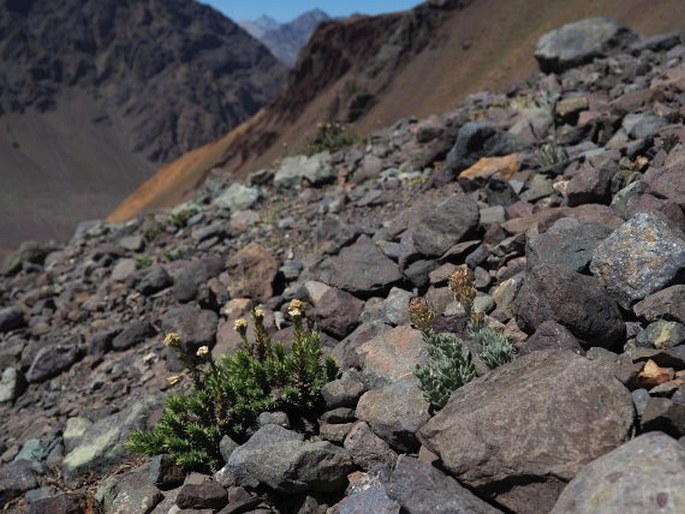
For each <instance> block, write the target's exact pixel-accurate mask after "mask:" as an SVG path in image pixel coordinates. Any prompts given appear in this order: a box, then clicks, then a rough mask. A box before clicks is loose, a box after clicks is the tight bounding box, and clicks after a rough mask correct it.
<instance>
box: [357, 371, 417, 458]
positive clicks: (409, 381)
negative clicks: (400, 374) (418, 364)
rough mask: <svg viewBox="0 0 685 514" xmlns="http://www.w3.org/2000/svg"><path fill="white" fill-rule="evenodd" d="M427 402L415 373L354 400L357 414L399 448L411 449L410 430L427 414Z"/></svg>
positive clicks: (414, 443)
mask: <svg viewBox="0 0 685 514" xmlns="http://www.w3.org/2000/svg"><path fill="white" fill-rule="evenodd" d="M428 408H429V404H428V402H427V401H426V400H425V398H424V396H423V391H421V389H420V388H419V384H418V381H417V380H416V378H415V377H413V376H412V377H408V378H405V379H402V380H397V381H395V382H393V383H392V384H388V385H386V386H384V387H382V388H380V389H373V390H371V391H368V392H366V393H364V395H363V396H362V397H361V398H360V399H359V403H358V404H357V418H358V419H360V420H362V421H366V422H367V423H368V424H369V425H370V426H371V428H372V429H373V431H374V432H375V433H376V434H377V435H378V436H379V437H380V438H381V439H383V440H384V441H385V442H386V443H388V444H389V445H390V446H391V447H392V448H394V449H395V450H397V451H399V452H405V453H406V452H414V451H416V450H418V447H419V444H418V441H417V440H416V436H415V435H414V433H415V432H416V431H417V430H418V429H419V428H420V427H421V426H422V425H423V424H424V423H426V421H428V419H429V418H430V415H429V414H428Z"/></svg>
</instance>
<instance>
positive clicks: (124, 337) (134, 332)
mask: <svg viewBox="0 0 685 514" xmlns="http://www.w3.org/2000/svg"><path fill="white" fill-rule="evenodd" d="M154 333H155V331H154V328H152V325H150V323H149V322H148V321H147V320H143V319H138V320H134V321H132V322H131V323H129V324H128V326H126V327H125V328H124V329H123V330H122V331H121V332H120V333H119V334H118V335H117V336H116V337H115V338H114V339H112V349H114V350H116V351H123V350H127V349H128V348H131V347H132V346H135V345H137V344H140V343H142V342H143V341H145V340H146V339H147V338H148V337H150V336H152V335H154Z"/></svg>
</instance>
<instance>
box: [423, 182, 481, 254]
mask: <svg viewBox="0 0 685 514" xmlns="http://www.w3.org/2000/svg"><path fill="white" fill-rule="evenodd" d="M479 220H480V213H479V210H478V204H477V203H476V202H475V200H473V199H472V198H470V197H469V196H466V195H456V196H450V197H449V198H446V199H444V200H442V201H441V202H440V203H438V204H437V205H436V206H435V207H434V208H433V209H431V210H430V211H429V212H427V213H426V214H425V215H424V216H423V217H422V218H421V219H420V220H419V221H418V223H416V224H415V225H414V226H413V228H412V230H413V235H414V246H415V247H416V249H417V250H418V251H419V252H420V253H422V254H423V255H425V256H427V257H439V256H441V255H442V254H443V253H445V252H446V251H447V250H449V248H450V247H451V246H453V245H455V244H456V243H458V242H459V241H461V240H462V239H463V238H464V236H466V235H467V234H468V233H469V232H471V231H472V230H474V229H475V228H476V227H478V223H479Z"/></svg>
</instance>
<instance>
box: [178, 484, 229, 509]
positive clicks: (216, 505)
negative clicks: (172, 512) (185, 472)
mask: <svg viewBox="0 0 685 514" xmlns="http://www.w3.org/2000/svg"><path fill="white" fill-rule="evenodd" d="M227 503H228V491H226V489H224V488H223V487H221V485H220V484H218V483H216V482H210V481H205V482H203V483H202V484H185V485H184V486H183V487H181V490H180V491H179V492H178V496H177V497H176V505H178V506H179V507H180V508H181V509H222V508H223V507H225V506H226V504H227Z"/></svg>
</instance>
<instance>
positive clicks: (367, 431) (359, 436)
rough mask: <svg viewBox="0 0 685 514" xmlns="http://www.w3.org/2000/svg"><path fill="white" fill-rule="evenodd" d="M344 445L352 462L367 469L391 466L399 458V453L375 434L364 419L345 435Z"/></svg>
mask: <svg viewBox="0 0 685 514" xmlns="http://www.w3.org/2000/svg"><path fill="white" fill-rule="evenodd" d="M344 446H345V449H346V450H347V451H348V452H349V454H350V457H351V458H352V462H354V464H355V465H356V466H359V467H360V468H362V469H363V470H365V471H369V470H371V469H373V468H375V467H377V466H387V467H390V466H392V465H393V464H394V463H395V461H396V460H397V454H396V453H395V452H394V451H392V450H391V449H390V446H388V443H386V442H385V441H383V439H381V438H380V437H378V436H377V435H376V434H374V432H373V430H371V427H369V425H368V424H367V423H364V422H363V421H360V422H359V423H355V425H354V426H353V427H352V430H350V432H349V433H348V434H347V437H345V442H344Z"/></svg>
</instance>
